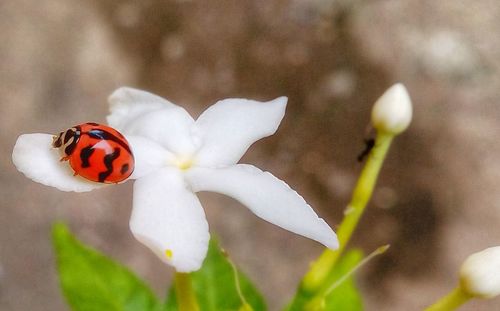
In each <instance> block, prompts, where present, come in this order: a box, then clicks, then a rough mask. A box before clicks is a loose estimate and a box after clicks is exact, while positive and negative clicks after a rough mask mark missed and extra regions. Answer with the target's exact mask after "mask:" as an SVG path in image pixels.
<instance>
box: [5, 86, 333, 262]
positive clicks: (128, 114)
mask: <svg viewBox="0 0 500 311" xmlns="http://www.w3.org/2000/svg"><path fill="white" fill-rule="evenodd" d="M109 102H110V105H111V114H110V115H109V116H108V123H109V125H110V126H111V127H114V128H115V129H117V130H119V131H120V132H121V133H122V134H124V135H125V136H126V138H127V140H128V142H129V143H130V145H131V149H132V151H133V153H134V156H135V170H134V172H133V174H132V176H131V177H130V178H131V179H136V181H135V184H134V195H133V211H132V216H131V219H130V229H131V230H132V233H133V234H134V236H135V237H136V238H137V239H138V240H139V241H141V242H142V243H144V244H145V245H147V246H148V247H149V248H150V249H151V250H153V251H154V252H155V253H156V254H157V255H158V256H159V257H160V258H161V259H162V260H163V261H164V262H167V263H169V264H171V265H173V266H174V267H175V268H176V269H177V270H178V271H180V272H188V271H193V270H196V269H198V268H199V267H200V266H201V264H202V262H203V259H204V258H205V255H206V252H207V248H208V241H209V232H208V224H207V221H206V218H205V213H204V211H203V209H202V207H201V204H200V202H199V200H198V198H197V197H196V195H195V193H196V192H199V191H213V192H218V193H222V194H225V195H228V196H230V197H232V198H234V199H236V200H238V201H240V202H241V203H242V204H244V205H245V206H247V207H248V208H249V209H250V210H251V211H252V212H253V213H255V214H256V215H257V216H259V217H261V218H263V219H265V220H267V221H269V222H270V223H273V224H275V225H277V226H280V227H282V228H284V229H287V230H289V231H292V232H295V233H297V234H300V235H303V236H305V237H308V238H311V239H313V240H316V241H318V242H320V243H322V244H324V245H325V246H327V247H329V248H332V249H335V248H337V247H338V241H337V237H336V235H335V233H334V232H333V230H332V229H331V228H330V227H329V226H328V225H327V224H326V222H325V221H324V220H323V219H321V218H319V217H318V216H317V215H316V213H315V212H314V211H313V209H312V208H311V207H310V206H309V205H308V204H307V203H306V202H305V201H304V199H303V198H302V197H301V196H300V195H299V194H297V193H296V192H295V191H293V190H292V189H290V187H289V186H288V185H287V184H286V183H284V182H283V181H281V180H279V179H278V178H276V177H274V176H273V175H271V174H270V173H268V172H263V171H261V170H259V169H258V168H256V167H254V166H252V165H247V164H237V162H238V161H239V159H240V158H241V157H242V156H243V154H244V153H245V152H246V150H247V149H248V148H249V147H250V145H251V144H253V143H254V142H255V141H257V140H259V139H261V138H263V137H266V136H269V135H272V134H273V133H274V132H275V131H276V130H277V128H278V126H279V124H280V122H281V119H282V118H283V116H284V113H285V107H286V102H287V99H286V97H280V98H277V99H275V100H273V101H270V102H257V101H253V100H246V99H225V100H221V101H219V102H217V103H216V104H215V105H213V106H211V107H210V108H208V109H207V110H206V111H205V112H203V113H202V115H201V116H200V117H199V118H198V119H197V120H196V121H195V120H194V119H193V118H192V117H191V116H190V115H189V114H188V113H187V112H186V111H185V110H184V109H183V108H181V107H179V106H176V105H174V104H172V103H170V102H168V101H167V100H165V99H163V98H161V97H158V96H156V95H153V94H150V93H147V92H144V91H140V90H135V89H131V88H120V89H118V90H116V91H115V92H114V93H113V94H112V95H111V96H110V98H109ZM51 140H52V135H49V134H27V135H21V136H20V137H19V138H18V140H17V143H16V145H15V147H14V152H13V155H12V158H13V161H14V164H15V165H16V167H17V168H18V170H19V171H21V172H23V173H24V174H25V175H26V176H27V177H29V178H31V179H33V180H34V181H37V182H40V183H43V184H45V185H49V186H53V187H56V188H58V189H60V190H64V191H77V192H81V191H90V190H92V189H94V188H98V187H101V186H103V184H99V183H94V182H89V181H86V180H84V179H82V178H80V177H78V176H76V177H74V176H72V175H73V174H72V171H71V169H70V168H69V165H67V163H64V162H59V157H60V156H59V153H58V152H57V150H55V149H53V148H51Z"/></svg>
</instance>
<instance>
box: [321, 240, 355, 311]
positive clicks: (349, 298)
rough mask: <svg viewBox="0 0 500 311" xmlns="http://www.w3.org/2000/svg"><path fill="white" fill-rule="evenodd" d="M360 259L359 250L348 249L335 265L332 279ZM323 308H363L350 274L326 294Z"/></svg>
mask: <svg viewBox="0 0 500 311" xmlns="http://www.w3.org/2000/svg"><path fill="white" fill-rule="evenodd" d="M362 259H363V253H362V252H361V251H360V250H357V249H355V250H350V251H348V252H347V253H346V254H345V255H344V256H343V257H342V258H341V259H340V261H339V263H338V264H337V265H336V266H335V269H334V271H333V276H332V279H333V280H338V279H340V278H341V277H342V276H343V275H344V274H346V273H348V272H349V271H350V270H351V269H353V268H354V267H355V266H356V265H357V264H358V263H359V262H360V261H361V260H362ZM325 310H349V311H362V310H363V300H362V297H361V295H360V294H359V291H358V290H357V288H356V284H355V282H354V278H353V277H352V276H351V277H349V278H347V279H346V280H345V281H344V282H342V284H340V285H339V286H338V287H336V288H335V289H334V290H333V291H332V292H331V294H329V295H328V296H327V298H326V301H325Z"/></svg>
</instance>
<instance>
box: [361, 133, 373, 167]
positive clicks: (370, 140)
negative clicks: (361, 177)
mask: <svg viewBox="0 0 500 311" xmlns="http://www.w3.org/2000/svg"><path fill="white" fill-rule="evenodd" d="M364 142H365V149H364V150H363V151H362V152H361V153H360V154H359V155H358V162H363V160H364V159H365V158H366V156H367V155H369V154H370V151H372V149H373V147H375V138H368V139H367V138H365V139H364Z"/></svg>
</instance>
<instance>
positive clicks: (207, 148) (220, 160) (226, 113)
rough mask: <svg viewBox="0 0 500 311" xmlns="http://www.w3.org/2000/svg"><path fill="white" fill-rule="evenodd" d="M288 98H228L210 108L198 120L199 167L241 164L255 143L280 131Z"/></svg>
mask: <svg viewBox="0 0 500 311" xmlns="http://www.w3.org/2000/svg"><path fill="white" fill-rule="evenodd" d="M286 102H287V98H286V97H279V98H277V99H275V100H272V101H269V102H258V101H254V100H247V99H236V98H233V99H225V100H221V101H219V102H217V103H216V104H215V105H213V106H211V107H210V108H208V109H207V110H206V111H205V112H203V114H202V115H201V116H200V117H199V118H198V120H196V125H197V126H198V127H197V129H196V133H197V135H198V136H199V137H200V139H201V141H202V146H201V148H200V150H199V152H198V154H197V164H198V165H199V166H205V167H206V166H208V167H216V166H225V165H231V164H235V163H237V162H238V161H239V160H240V159H241V157H242V156H243V154H244V153H245V152H246V151H247V149H248V148H249V147H250V145H251V144H253V143H254V142H255V141H257V140H259V139H261V138H263V137H267V136H270V135H272V134H274V132H276V130H277V129H278V126H279V124H280V122H281V119H283V116H284V115H285V108H286Z"/></svg>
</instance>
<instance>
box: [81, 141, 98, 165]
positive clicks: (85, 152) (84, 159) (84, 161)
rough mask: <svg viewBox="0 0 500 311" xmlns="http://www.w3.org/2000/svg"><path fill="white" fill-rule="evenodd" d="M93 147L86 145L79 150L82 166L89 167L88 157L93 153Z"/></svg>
mask: <svg viewBox="0 0 500 311" xmlns="http://www.w3.org/2000/svg"><path fill="white" fill-rule="evenodd" d="M94 151H95V149H94V148H92V145H88V146H87V147H85V148H83V149H82V151H81V152H80V159H81V160H82V167H83V168H85V167H90V163H89V159H90V156H91V155H92V153H94Z"/></svg>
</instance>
